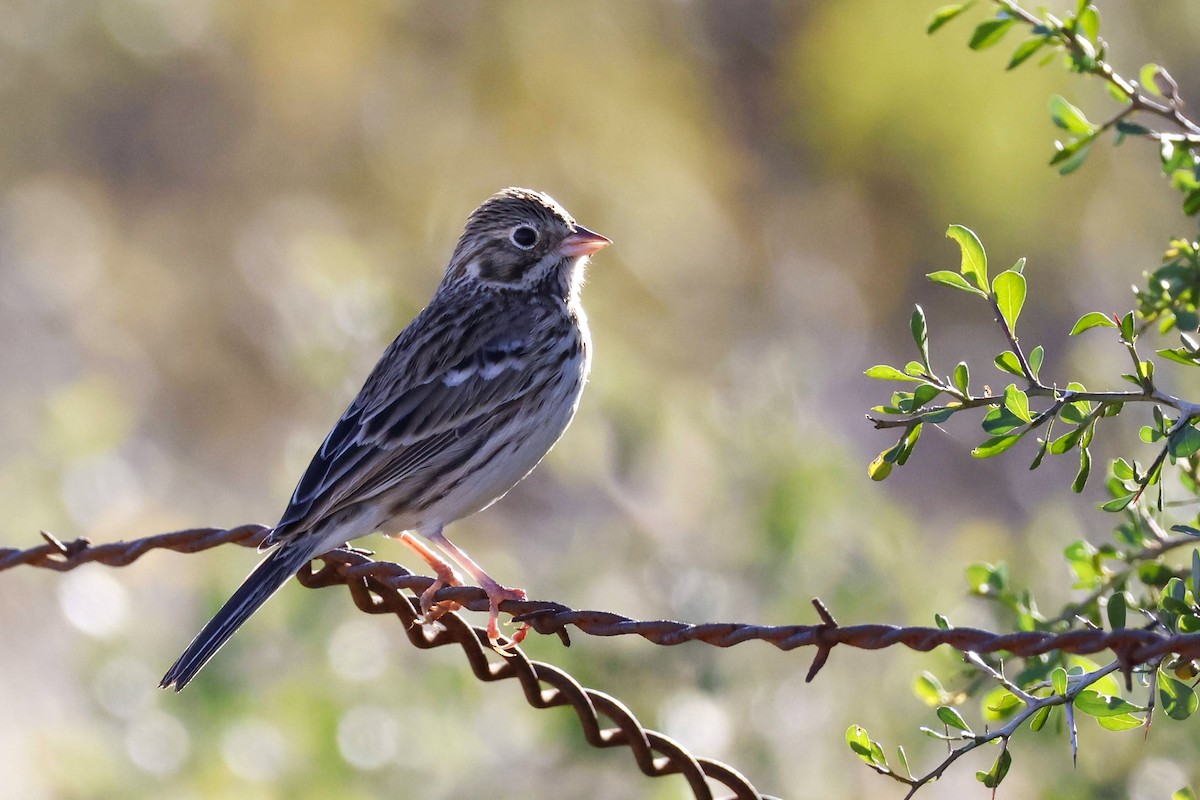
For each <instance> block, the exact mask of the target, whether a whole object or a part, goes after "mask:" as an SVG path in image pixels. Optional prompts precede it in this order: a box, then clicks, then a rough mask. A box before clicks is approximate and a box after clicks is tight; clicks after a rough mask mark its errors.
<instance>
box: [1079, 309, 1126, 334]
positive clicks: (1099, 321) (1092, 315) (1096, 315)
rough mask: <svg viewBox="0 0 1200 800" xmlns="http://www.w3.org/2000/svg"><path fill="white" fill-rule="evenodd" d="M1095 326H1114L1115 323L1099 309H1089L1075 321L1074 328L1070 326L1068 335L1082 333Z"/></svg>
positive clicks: (1115, 325)
mask: <svg viewBox="0 0 1200 800" xmlns="http://www.w3.org/2000/svg"><path fill="white" fill-rule="evenodd" d="M1096 327H1100V328H1115V327H1117V323H1115V322H1113V320H1112V317H1110V316H1108V315H1107V314H1103V313H1101V312H1099V311H1089V312H1088V313H1087V314H1084V315H1083V316H1082V317H1080V318H1079V321H1078V322H1076V323H1075V327H1074V328H1071V334H1070V335H1071V336H1074V335H1076V334H1079V333H1083V332H1084V331H1086V330H1088V329H1089V328H1096Z"/></svg>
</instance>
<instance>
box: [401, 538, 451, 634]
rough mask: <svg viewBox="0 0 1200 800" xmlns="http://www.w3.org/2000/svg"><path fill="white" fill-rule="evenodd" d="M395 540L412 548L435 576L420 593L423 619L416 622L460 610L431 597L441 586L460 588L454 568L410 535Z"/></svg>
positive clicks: (448, 602) (426, 620)
mask: <svg viewBox="0 0 1200 800" xmlns="http://www.w3.org/2000/svg"><path fill="white" fill-rule="evenodd" d="M395 538H396V539H398V540H399V541H401V542H403V543H404V544H406V545H408V546H409V547H410V548H412V549H413V550H414V551H415V552H416V554H417V555H419V556H420V557H421V558H422V559H423V560H424V561H425V563H426V564H428V565H429V566H430V568H431V569H432V570H433V572H434V574H435V575H437V580H435V581H434V582H433V583H431V584H429V588H428V589H426V590H425V591H423V592H421V616H422V617H423V619H420V620H418V622H421V623H425V622H433V621H434V620H435V619H437V618H438V617H440V616H442V615H443V614H445V613H446V612H448V611H457V610H458V609H460V608H462V606H461V605H459V604H458V603H455V602H453V601H450V600H446V601H443V602H441V603H434V602H433V596H434V595H435V594H437V593H438V590H439V589H441V588H442V587H443V586H462V580H460V579H459V577H458V573H457V572H455V571H454V567H452V566H450V565H449V564H447V563H446V561H445V559H443V558H442V557H441V556H439V555H438V554H437V553H435V552H434V551H433V550H431V549H429V548H428V547H426V546H425V544H424V543H423V542H421V541H420V540H418V539H416V538H415V537H413V535H412V534H411V533H408V532H405V533H402V534H400V535H399V536H397V537H395Z"/></svg>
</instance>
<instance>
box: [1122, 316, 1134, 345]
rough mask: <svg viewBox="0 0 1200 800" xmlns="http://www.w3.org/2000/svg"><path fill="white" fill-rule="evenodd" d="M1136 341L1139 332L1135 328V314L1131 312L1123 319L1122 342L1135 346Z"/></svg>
mask: <svg viewBox="0 0 1200 800" xmlns="http://www.w3.org/2000/svg"><path fill="white" fill-rule="evenodd" d="M1136 340H1137V330H1136V329H1135V328H1134V326H1133V312H1132V311H1130V312H1128V313H1126V314H1125V316H1123V317H1121V341H1123V342H1125V343H1126V344H1133V343H1134V341H1136Z"/></svg>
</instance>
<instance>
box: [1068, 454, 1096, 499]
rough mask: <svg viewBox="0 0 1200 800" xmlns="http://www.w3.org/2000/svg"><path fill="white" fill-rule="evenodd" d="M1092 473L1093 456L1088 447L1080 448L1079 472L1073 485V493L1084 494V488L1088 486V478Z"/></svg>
mask: <svg viewBox="0 0 1200 800" xmlns="http://www.w3.org/2000/svg"><path fill="white" fill-rule="evenodd" d="M1091 472H1092V454H1091V452H1090V451H1089V450H1088V449H1087V448H1086V447H1081V448H1079V472H1078V473H1076V475H1075V480H1074V481H1073V482H1072V483H1071V491H1073V492H1074V493H1075V494H1080V493H1081V492H1083V487H1084V486H1086V485H1087V480H1088V476H1089V475H1090V474H1091Z"/></svg>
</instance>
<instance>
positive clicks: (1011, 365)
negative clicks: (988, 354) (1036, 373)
mask: <svg viewBox="0 0 1200 800" xmlns="http://www.w3.org/2000/svg"><path fill="white" fill-rule="evenodd" d="M995 364H996V366H997V367H999V368H1000V369H1002V370H1004V371H1005V372H1009V373H1012V374H1013V375H1016V376H1018V377H1021V378H1024V377H1025V373H1024V371H1023V370H1022V369H1021V362H1020V361H1018V360H1017V354H1016V353H1014V352H1013V351H1012V350H1005V351H1004V352H1003V353H1001V354H1000V355H998V356H996V359H995Z"/></svg>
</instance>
